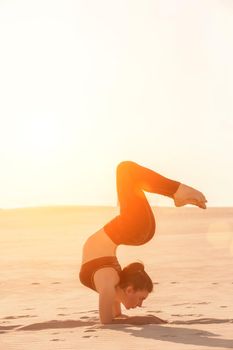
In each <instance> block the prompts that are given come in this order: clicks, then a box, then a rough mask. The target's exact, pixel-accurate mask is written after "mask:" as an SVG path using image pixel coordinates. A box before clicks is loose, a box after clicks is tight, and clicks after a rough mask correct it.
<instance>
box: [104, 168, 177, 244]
mask: <svg viewBox="0 0 233 350" xmlns="http://www.w3.org/2000/svg"><path fill="white" fill-rule="evenodd" d="M116 180H117V194H118V200H119V203H120V215H118V216H116V217H115V218H114V219H113V220H111V221H110V222H108V223H107V224H106V225H105V226H104V230H105V232H106V233H107V234H108V236H109V237H110V238H111V239H112V241H113V242H114V243H116V244H125V245H141V244H144V243H146V242H147V241H149V240H150V239H151V238H152V237H153V235H154V232H155V219H154V214H153V212H152V209H151V207H150V205H149V203H148V201H147V198H146V196H145V194H144V192H143V191H147V192H152V193H158V194H162V195H165V196H168V197H171V198H173V194H174V193H175V192H176V190H177V188H178V187H179V185H180V182H178V181H174V180H171V179H168V178H166V177H164V176H162V175H160V174H158V173H156V172H155V171H153V170H151V169H148V168H146V167H143V166H141V165H139V164H137V163H135V162H132V161H123V162H121V163H119V164H118V166H117V171H116Z"/></svg>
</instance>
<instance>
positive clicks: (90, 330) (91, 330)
mask: <svg viewBox="0 0 233 350" xmlns="http://www.w3.org/2000/svg"><path fill="white" fill-rule="evenodd" d="M84 332H85V333H87V332H89V333H90V332H96V330H95V329H86V330H85V331H84Z"/></svg>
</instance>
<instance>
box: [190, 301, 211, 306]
mask: <svg viewBox="0 0 233 350" xmlns="http://www.w3.org/2000/svg"><path fill="white" fill-rule="evenodd" d="M207 304H210V302H207V301H202V302H200V303H193V305H207Z"/></svg>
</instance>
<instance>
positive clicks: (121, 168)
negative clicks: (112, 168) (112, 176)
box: [117, 160, 135, 172]
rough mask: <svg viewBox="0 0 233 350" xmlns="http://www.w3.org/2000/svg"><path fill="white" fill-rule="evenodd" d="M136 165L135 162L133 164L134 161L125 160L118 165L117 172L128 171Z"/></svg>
mask: <svg viewBox="0 0 233 350" xmlns="http://www.w3.org/2000/svg"><path fill="white" fill-rule="evenodd" d="M134 164H135V162H133V161H132V160H123V161H122V162H120V163H119V164H118V165H117V172H119V171H120V172H121V171H125V170H128V169H130V168H132V166H134Z"/></svg>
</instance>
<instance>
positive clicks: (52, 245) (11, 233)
mask: <svg viewBox="0 0 233 350" xmlns="http://www.w3.org/2000/svg"><path fill="white" fill-rule="evenodd" d="M116 213H118V209H117V208H113V207H72V206H70V207H59V206H58V207H44V208H43V207H42V208H25V209H12V210H6V209H5V210H0V263H1V270H0V349H1V350H8V349H13V350H29V349H30V350H37V349H40V350H41V349H46V350H49V349H62V350H65V349H72V350H73V349H79V350H82V349H94V350H97V349H109V348H110V349H111V350H113V349H118V350H119V349H135V348H139V349H160V350H163V349H166V350H169V349H173V350H176V349H179V350H182V349H185V350H190V349H210V348H214V349H232V348H233V234H232V233H233V208H208V209H206V210H202V209H199V208H196V207H193V206H186V207H182V208H175V207H174V208H154V214H155V218H156V222H157V228H156V235H155V236H154V237H153V239H152V240H151V241H150V242H148V243H147V244H145V245H144V246H141V247H127V246H120V247H119V248H118V254H117V255H118V259H119V262H120V263H121V265H122V267H123V266H124V265H125V264H128V263H129V262H132V261H135V260H141V261H143V262H144V264H145V268H146V271H147V272H148V273H149V274H150V276H151V278H152V280H153V282H154V288H155V289H154V291H153V292H152V293H151V294H150V295H149V297H148V298H147V299H146V300H145V301H144V304H143V307H142V308H137V309H134V310H130V311H129V310H124V308H123V312H124V313H126V314H128V315H129V316H137V320H139V322H140V321H143V320H145V319H146V320H147V321H148V322H156V321H157V320H158V319H157V318H156V317H158V318H159V319H161V320H165V321H166V322H167V323H157V324H147V325H140V324H136V325H130V324H118V325H105V326H104V325H101V324H100V323H99V320H98V294H97V293H95V292H93V291H91V290H90V289H87V288H86V287H84V286H83V285H81V283H80V281H79V279H78V272H79V267H80V262H81V249H82V244H83V242H84V241H85V239H86V238H87V237H88V235H90V234H92V233H94V232H95V231H96V230H97V229H99V228H101V227H102V226H103V225H104V224H105V223H106V222H107V221H108V220H110V219H111V218H112V217H113V216H114V215H116ZM148 315H151V316H150V317H148Z"/></svg>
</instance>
